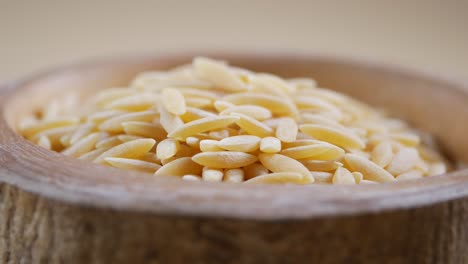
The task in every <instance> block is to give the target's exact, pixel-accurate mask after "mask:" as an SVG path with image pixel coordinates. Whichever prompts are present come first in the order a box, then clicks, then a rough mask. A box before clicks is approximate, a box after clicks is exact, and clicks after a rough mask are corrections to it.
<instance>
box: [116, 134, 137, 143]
mask: <svg viewBox="0 0 468 264" xmlns="http://www.w3.org/2000/svg"><path fill="white" fill-rule="evenodd" d="M117 138H118V139H119V140H120V141H122V142H127V141H132V140H135V139H142V138H143V137H140V136H134V135H118V136H117Z"/></svg>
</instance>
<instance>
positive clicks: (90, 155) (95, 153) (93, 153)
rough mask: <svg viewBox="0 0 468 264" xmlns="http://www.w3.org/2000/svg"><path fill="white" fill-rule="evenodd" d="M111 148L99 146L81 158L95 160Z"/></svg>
mask: <svg viewBox="0 0 468 264" xmlns="http://www.w3.org/2000/svg"><path fill="white" fill-rule="evenodd" d="M109 149H110V148H98V149H95V150H93V151H90V152H88V153H85V154H83V155H81V156H80V157H79V159H80V160H86V161H93V160H95V159H96V158H97V157H99V156H100V155H101V154H102V153H104V152H106V151H108V150H109Z"/></svg>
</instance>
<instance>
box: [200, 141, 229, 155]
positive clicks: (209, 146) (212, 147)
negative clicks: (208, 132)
mask: <svg viewBox="0 0 468 264" xmlns="http://www.w3.org/2000/svg"><path fill="white" fill-rule="evenodd" d="M200 150H201V151H203V152H208V151H222V150H223V149H222V148H220V147H219V146H218V141H217V140H213V139H203V140H201V141H200Z"/></svg>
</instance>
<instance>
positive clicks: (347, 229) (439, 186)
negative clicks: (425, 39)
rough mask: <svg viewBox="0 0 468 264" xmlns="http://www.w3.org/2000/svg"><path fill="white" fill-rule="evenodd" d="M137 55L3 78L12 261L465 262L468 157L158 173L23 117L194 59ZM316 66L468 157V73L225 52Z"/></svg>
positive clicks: (2, 196)
mask: <svg viewBox="0 0 468 264" xmlns="http://www.w3.org/2000/svg"><path fill="white" fill-rule="evenodd" d="M190 57H191V54H188V55H181V56H169V55H167V56H160V57H155V58H151V57H134V58H127V59H118V60H107V61H102V62H97V63H90V64H82V65H77V66H73V67H68V68H63V69H61V70H59V71H54V72H51V73H48V74H42V75H38V76H37V77H35V78H31V79H29V80H26V81H23V82H19V83H16V84H15V85H13V86H12V88H11V89H8V90H3V91H0V93H2V94H1V96H0V181H1V182H3V183H1V185H0V186H1V187H0V210H1V211H0V260H1V262H4V263H129V262H133V263H186V262H192V263H311V262H314V263H343V262H346V263H363V262H367V263H375V262H380V263H466V262H468V252H467V251H466V250H465V249H466V248H467V247H468V221H467V220H468V170H467V169H459V170H456V171H454V172H451V173H448V174H446V175H443V176H439V177H429V178H426V179H422V180H417V181H406V182H398V183H392V184H378V185H368V186H307V187H304V186H258V185H254V186H253V185H236V184H225V183H224V184H216V183H197V182H181V181H179V180H175V179H164V178H163V179H155V178H154V177H150V176H148V175H146V174H141V173H138V172H128V171H122V170H118V169H112V168H107V167H102V166H99V165H95V164H91V163H86V162H82V161H79V160H75V159H72V158H69V157H65V156H62V155H60V154H57V153H53V152H50V151H47V150H45V149H42V148H40V147H38V146H35V145H33V144H32V143H29V142H27V141H25V140H24V139H22V138H21V137H20V136H18V135H17V134H16V133H15V132H14V130H13V129H11V127H13V126H14V124H15V122H16V120H18V119H19V118H20V117H21V116H22V115H24V114H27V113H29V112H31V111H33V110H34V109H35V108H37V107H39V106H41V105H42V104H44V103H45V102H46V101H47V100H48V99H49V98H50V97H52V96H55V95H57V94H61V93H67V92H69V91H70V90H75V91H80V92H81V93H83V94H86V93H89V92H94V91H95V90H96V89H101V88H107V87H109V86H114V85H122V84H125V83H126V82H127V81H128V80H129V79H131V78H132V77H133V75H134V74H135V73H137V72H140V71H143V70H147V69H165V68H167V67H171V66H174V65H178V64H181V63H186V62H188V61H189V60H190ZM213 57H215V58H223V59H227V60H229V61H232V63H233V64H234V65H239V66H244V67H247V68H251V69H253V70H256V71H266V72H272V73H276V74H279V75H281V76H285V77H288V76H312V77H315V78H316V79H317V80H318V81H319V83H320V84H323V85H324V86H326V87H331V88H333V89H336V90H339V91H342V92H345V93H348V94H351V95H353V96H355V97H357V98H359V99H361V100H364V101H367V102H369V103H371V104H374V105H378V106H382V107H385V108H387V109H390V110H391V113H393V114H394V115H395V116H397V117H402V118H405V119H407V120H409V121H410V122H412V123H413V124H414V125H415V126H417V127H420V128H422V129H424V130H427V131H430V132H432V133H433V134H434V135H436V136H437V138H438V139H439V140H440V142H441V143H442V144H443V146H444V147H445V150H446V153H447V154H448V156H450V157H451V158H452V159H453V160H457V161H461V162H467V161H468V140H467V138H466V131H467V125H468V94H467V92H466V90H463V89H462V87H461V86H460V85H457V84H453V83H450V82H446V81H441V80H435V79H433V78H431V77H428V76H425V75H418V74H412V73H408V72H406V71H401V70H398V69H393V68H391V67H382V66H378V65H374V64H369V63H364V62H356V61H348V60H339V59H333V58H323V57H314V56H309V57H307V56H305V57H304V56H281V55H267V54H255V55H254V54H244V55H239V54H238V55H223V56H216V55H214V56H213Z"/></svg>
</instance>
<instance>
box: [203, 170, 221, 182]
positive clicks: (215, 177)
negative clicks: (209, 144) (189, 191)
mask: <svg viewBox="0 0 468 264" xmlns="http://www.w3.org/2000/svg"><path fill="white" fill-rule="evenodd" d="M223 176H224V172H223V170H222V169H214V168H209V167H204V168H203V172H202V179H203V180H204V181H209V182H221V181H223Z"/></svg>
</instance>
